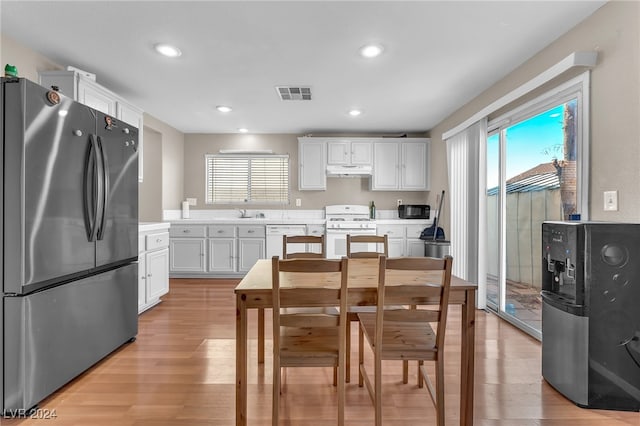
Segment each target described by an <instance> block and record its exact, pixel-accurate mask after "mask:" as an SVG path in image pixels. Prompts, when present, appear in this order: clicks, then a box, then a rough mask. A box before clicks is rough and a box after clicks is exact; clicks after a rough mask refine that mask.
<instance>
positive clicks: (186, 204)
mask: <svg viewBox="0 0 640 426" xmlns="http://www.w3.org/2000/svg"><path fill="white" fill-rule="evenodd" d="M182 218H183V219H189V202H188V201H183V202H182Z"/></svg>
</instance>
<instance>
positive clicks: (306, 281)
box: [272, 256, 348, 426]
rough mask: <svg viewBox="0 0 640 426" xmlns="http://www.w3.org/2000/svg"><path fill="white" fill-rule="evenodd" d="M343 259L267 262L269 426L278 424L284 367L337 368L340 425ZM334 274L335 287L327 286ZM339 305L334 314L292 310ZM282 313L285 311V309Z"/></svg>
mask: <svg viewBox="0 0 640 426" xmlns="http://www.w3.org/2000/svg"><path fill="white" fill-rule="evenodd" d="M347 262H348V261H347V258H346V257H343V258H342V259H341V260H338V259H332V260H327V259H290V260H280V259H278V257H277V256H274V257H273V258H272V280H273V290H272V291H273V293H272V297H273V413H272V423H273V426H276V425H277V424H278V418H279V407H280V381H281V370H280V369H281V368H283V367H334V368H337V371H338V374H337V376H338V377H337V386H338V424H339V425H341V426H342V425H343V424H344V400H345V350H346V348H345V344H346V343H345V334H346V323H347V314H346V310H347V277H348V269H347V268H348V266H347V265H348V264H347ZM327 274H335V275H336V280H335V283H336V284H337V285H338V286H329V285H327V279H328V278H327ZM333 305H335V306H340V310H339V313H338V315H337V316H336V315H330V314H325V313H316V312H306V311H304V310H301V311H297V308H309V307H312V308H313V307H322V306H333ZM285 308H286V309H285Z"/></svg>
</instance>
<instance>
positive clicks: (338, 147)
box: [327, 141, 350, 164]
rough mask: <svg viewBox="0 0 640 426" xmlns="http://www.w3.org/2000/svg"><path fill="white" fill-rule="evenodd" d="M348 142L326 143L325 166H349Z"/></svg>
mask: <svg viewBox="0 0 640 426" xmlns="http://www.w3.org/2000/svg"><path fill="white" fill-rule="evenodd" d="M349 149H350V148H349V141H331V142H327V164H349Z"/></svg>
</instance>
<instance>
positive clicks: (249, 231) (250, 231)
mask: <svg viewBox="0 0 640 426" xmlns="http://www.w3.org/2000/svg"><path fill="white" fill-rule="evenodd" d="M254 232H256V231H254V230H253V229H249V230H248V231H247V233H249V234H253V233H254Z"/></svg>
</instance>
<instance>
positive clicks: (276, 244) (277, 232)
mask: <svg viewBox="0 0 640 426" xmlns="http://www.w3.org/2000/svg"><path fill="white" fill-rule="evenodd" d="M283 235H289V236H292V235H307V227H306V225H267V250H266V251H267V256H266V257H267V259H271V258H272V257H273V256H280V257H282V236H283ZM296 246H300V247H296ZM304 246H305V244H289V249H290V250H292V251H305V247H304Z"/></svg>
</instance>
